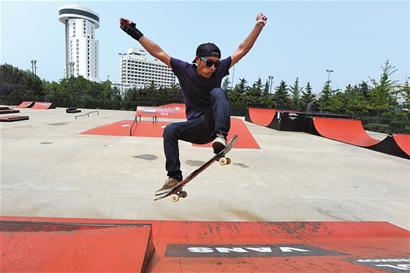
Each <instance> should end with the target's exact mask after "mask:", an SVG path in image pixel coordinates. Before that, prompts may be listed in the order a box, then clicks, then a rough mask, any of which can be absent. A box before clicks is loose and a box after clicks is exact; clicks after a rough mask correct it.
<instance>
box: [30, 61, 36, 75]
mask: <svg viewBox="0 0 410 273" xmlns="http://www.w3.org/2000/svg"><path fill="white" fill-rule="evenodd" d="M31 72H32V73H33V74H34V75H37V60H31Z"/></svg>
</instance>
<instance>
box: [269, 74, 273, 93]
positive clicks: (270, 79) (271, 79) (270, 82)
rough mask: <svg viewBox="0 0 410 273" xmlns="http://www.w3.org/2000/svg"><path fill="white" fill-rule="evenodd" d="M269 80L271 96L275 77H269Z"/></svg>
mask: <svg viewBox="0 0 410 273" xmlns="http://www.w3.org/2000/svg"><path fill="white" fill-rule="evenodd" d="M268 79H269V94H272V83H273V76H268Z"/></svg>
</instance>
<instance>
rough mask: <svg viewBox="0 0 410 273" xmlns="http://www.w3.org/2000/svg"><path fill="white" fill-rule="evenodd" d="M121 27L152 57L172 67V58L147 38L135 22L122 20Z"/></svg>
mask: <svg viewBox="0 0 410 273" xmlns="http://www.w3.org/2000/svg"><path fill="white" fill-rule="evenodd" d="M120 27H121V29H122V30H123V31H124V32H126V33H127V34H128V35H130V36H131V37H132V38H134V39H135V40H137V41H138V42H139V43H140V44H141V45H142V47H144V48H145V49H146V50H147V51H148V53H149V54H150V55H151V56H153V57H154V58H157V59H158V60H160V61H161V62H163V63H164V64H166V65H167V66H168V67H171V57H170V56H169V55H168V54H167V53H166V52H165V51H164V50H163V49H162V48H161V47H160V46H159V45H157V44H156V43H154V42H153V41H151V40H150V39H148V38H147V37H145V36H144V34H142V32H141V31H139V29H137V28H136V27H135V23H134V22H132V21H130V20H127V19H124V18H121V19H120Z"/></svg>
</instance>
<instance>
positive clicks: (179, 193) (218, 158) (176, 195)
mask: <svg viewBox="0 0 410 273" xmlns="http://www.w3.org/2000/svg"><path fill="white" fill-rule="evenodd" d="M237 139H238V135H234V136H233V138H232V139H231V141H230V142H229V143H228V144H227V145H226V147H225V148H224V149H223V150H222V151H220V152H219V153H217V154H216V155H214V156H213V157H212V158H211V159H209V160H208V161H207V162H205V163H204V164H202V166H200V167H199V168H198V169H196V170H195V171H193V172H192V173H190V174H189V175H188V176H187V177H185V178H184V179H183V180H182V181H181V182H179V183H178V184H177V185H175V186H174V187H173V188H171V189H170V190H169V191H168V192H165V193H160V194H156V196H158V197H157V198H155V199H154V201H157V200H161V199H163V198H166V197H168V196H171V199H172V201H174V202H177V201H178V200H179V199H180V198H186V197H187V196H188V193H187V192H186V191H184V190H183V188H184V186H185V185H186V184H188V183H189V182H190V181H191V180H192V179H194V178H195V177H196V176H197V175H198V174H200V173H201V172H202V171H204V170H205V169H206V168H208V167H209V166H211V165H212V164H213V163H214V162H219V164H221V166H225V165H229V164H231V159H230V158H229V157H226V154H227V153H228V152H229V151H230V150H231V149H232V147H233V145H234V144H235V142H236V140H237Z"/></svg>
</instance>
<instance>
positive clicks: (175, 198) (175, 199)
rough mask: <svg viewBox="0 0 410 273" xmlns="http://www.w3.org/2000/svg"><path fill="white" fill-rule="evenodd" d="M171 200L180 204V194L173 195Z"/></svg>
mask: <svg viewBox="0 0 410 273" xmlns="http://www.w3.org/2000/svg"><path fill="white" fill-rule="evenodd" d="M171 200H172V201H174V202H178V200H179V195H178V194H173V195H172V196H171Z"/></svg>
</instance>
